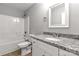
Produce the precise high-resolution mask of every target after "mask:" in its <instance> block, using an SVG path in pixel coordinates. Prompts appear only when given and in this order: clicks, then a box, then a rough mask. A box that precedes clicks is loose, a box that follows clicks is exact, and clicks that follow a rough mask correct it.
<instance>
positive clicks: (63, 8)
mask: <svg viewBox="0 0 79 59" xmlns="http://www.w3.org/2000/svg"><path fill="white" fill-rule="evenodd" d="M68 15H69V11H68V4H66V3H61V4H55V5H53V6H51V7H50V8H49V27H52V28H55V27H56V28H57V27H69V17H68Z"/></svg>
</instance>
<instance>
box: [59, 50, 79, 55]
mask: <svg viewBox="0 0 79 59" xmlns="http://www.w3.org/2000/svg"><path fill="white" fill-rule="evenodd" d="M59 56H77V55H75V54H73V53H70V52H68V51H65V50H61V49H59Z"/></svg>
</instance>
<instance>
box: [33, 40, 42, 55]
mask: <svg viewBox="0 0 79 59" xmlns="http://www.w3.org/2000/svg"><path fill="white" fill-rule="evenodd" d="M42 55H44V52H43V50H42V49H41V48H40V47H38V41H37V40H35V39H32V56H42Z"/></svg>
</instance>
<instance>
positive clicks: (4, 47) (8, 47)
mask: <svg viewBox="0 0 79 59" xmlns="http://www.w3.org/2000/svg"><path fill="white" fill-rule="evenodd" d="M23 41H24V40H16V41H11V42H6V43H4V44H3V43H0V56H1V55H4V54H7V53H10V52H13V51H16V50H17V49H19V47H18V46H17V44H18V43H20V42H23Z"/></svg>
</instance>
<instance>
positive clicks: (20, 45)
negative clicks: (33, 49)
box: [18, 42, 31, 47]
mask: <svg viewBox="0 0 79 59" xmlns="http://www.w3.org/2000/svg"><path fill="white" fill-rule="evenodd" d="M30 44H31V43H30V42H22V43H19V44H18V46H19V47H27V46H28V45H30Z"/></svg>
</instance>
